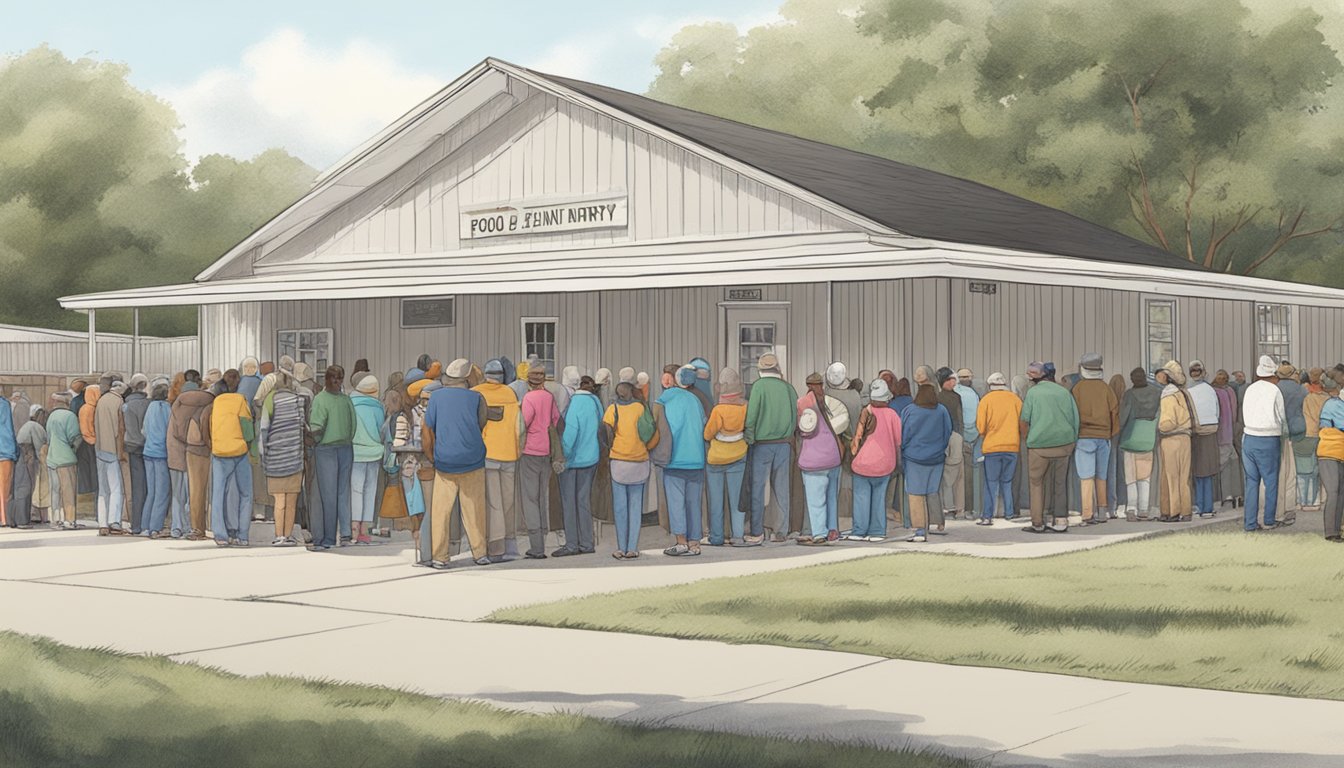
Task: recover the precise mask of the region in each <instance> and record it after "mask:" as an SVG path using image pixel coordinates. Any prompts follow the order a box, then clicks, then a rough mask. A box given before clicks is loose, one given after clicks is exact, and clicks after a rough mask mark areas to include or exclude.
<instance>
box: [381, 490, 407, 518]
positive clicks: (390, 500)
mask: <svg viewBox="0 0 1344 768" xmlns="http://www.w3.org/2000/svg"><path fill="white" fill-rule="evenodd" d="M378 516H379V517H383V518H387V519H388V520H396V519H397V518H401V517H407V516H408V513H407V511H406V492H405V491H404V490H403V489H402V487H401V483H400V482H397V481H395V480H393V481H392V482H389V483H388V484H387V487H386V488H384V489H383V505H382V507H381V508H380V509H379V510H378Z"/></svg>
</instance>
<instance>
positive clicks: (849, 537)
mask: <svg viewBox="0 0 1344 768" xmlns="http://www.w3.org/2000/svg"><path fill="white" fill-rule="evenodd" d="M840 538H842V539H844V540H845V541H867V540H868V537H867V536H864V535H862V534H857V533H846V534H845V535H844V536H841V537H840Z"/></svg>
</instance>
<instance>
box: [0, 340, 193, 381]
mask: <svg viewBox="0 0 1344 768" xmlns="http://www.w3.org/2000/svg"><path fill="white" fill-rule="evenodd" d="M133 349H134V341H133V340H132V339H131V338H130V337H123V336H114V337H107V336H104V335H102V334H99V336H98V367H99V368H100V369H102V370H104V371H120V372H122V373H125V374H127V375H129V374H131V373H133V372H134V371H132V367H134V368H136V369H138V370H139V371H140V372H143V373H172V372H174V371H180V370H183V369H184V368H191V367H194V366H195V365H196V364H197V362H198V357H197V354H198V353H197V341H196V337H195V336H181V337H177V338H166V339H161V338H153V337H142V338H141V339H140V362H139V364H138V365H135V366H132V360H131V358H132V354H133ZM88 367H89V343H88V341H79V340H75V339H71V338H69V337H66V336H55V335H54V334H53V338H51V339H50V340H43V341H36V340H20V341H4V340H0V373H3V374H30V373H40V374H57V375H64V376H71V375H76V374H83V373H87V371H85V369H86V368H88Z"/></svg>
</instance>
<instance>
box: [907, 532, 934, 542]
mask: <svg viewBox="0 0 1344 768" xmlns="http://www.w3.org/2000/svg"><path fill="white" fill-rule="evenodd" d="M905 540H906V541H909V542H913V543H915V544H923V543H925V542H927V541H928V540H929V537H928V536H921V535H919V534H918V533H917V534H915V535H914V536H908V537H906V539H905Z"/></svg>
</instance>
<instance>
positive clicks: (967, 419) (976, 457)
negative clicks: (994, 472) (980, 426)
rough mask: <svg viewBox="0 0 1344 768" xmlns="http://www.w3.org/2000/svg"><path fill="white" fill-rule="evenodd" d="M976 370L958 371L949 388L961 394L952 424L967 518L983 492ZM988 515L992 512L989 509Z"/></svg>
mask: <svg viewBox="0 0 1344 768" xmlns="http://www.w3.org/2000/svg"><path fill="white" fill-rule="evenodd" d="M974 380H975V373H974V372H973V371H971V369H970V368H961V369H958V370H957V385H956V386H955V387H953V388H952V391H953V392H956V393H957V394H958V395H960V396H961V418H962V423H961V424H960V425H956V424H954V425H953V426H954V427H957V428H958V430H959V431H960V432H961V437H962V443H961V457H962V458H961V466H962V475H963V477H962V480H963V483H964V485H965V487H964V488H963V489H962V498H963V499H964V500H965V501H964V504H965V512H966V519H967V520H969V519H971V518H972V517H975V506H976V504H978V503H979V501H980V498H981V496H983V494H984V454H983V452H982V451H981V450H980V433H979V432H978V431H976V428H975V420H976V414H977V413H978V412H979V410H980V393H979V392H976V391H975V387H974V386H972V384H973V383H974ZM990 516H991V517H992V516H993V513H992V511H991V515H990Z"/></svg>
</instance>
